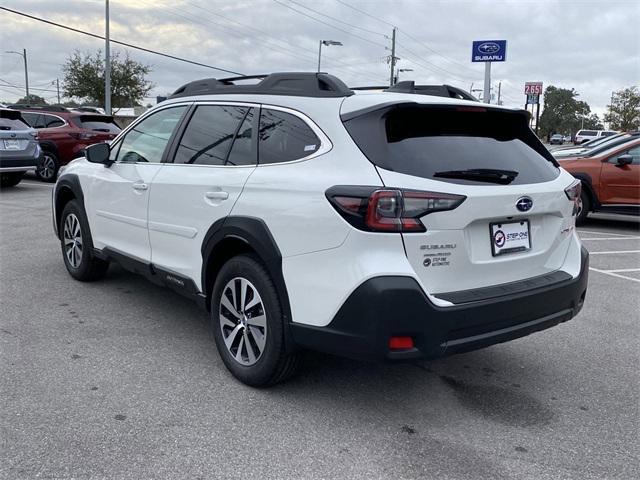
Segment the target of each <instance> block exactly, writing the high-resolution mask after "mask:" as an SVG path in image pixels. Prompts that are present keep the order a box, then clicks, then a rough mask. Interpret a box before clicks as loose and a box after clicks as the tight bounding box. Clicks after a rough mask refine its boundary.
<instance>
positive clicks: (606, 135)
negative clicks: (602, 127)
mask: <svg viewBox="0 0 640 480" xmlns="http://www.w3.org/2000/svg"><path fill="white" fill-rule="evenodd" d="M616 133H618V132H608V131H607V132H602V136H603V137H610V136H611V135H615V134H616Z"/></svg>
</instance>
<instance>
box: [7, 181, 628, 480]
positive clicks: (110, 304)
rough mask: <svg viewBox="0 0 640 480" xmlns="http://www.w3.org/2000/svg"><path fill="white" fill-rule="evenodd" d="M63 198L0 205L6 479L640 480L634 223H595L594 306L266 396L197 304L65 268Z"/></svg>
mask: <svg viewBox="0 0 640 480" xmlns="http://www.w3.org/2000/svg"><path fill="white" fill-rule="evenodd" d="M50 196H51V186H50V185H46V184H41V183H38V182H35V181H33V180H27V181H23V183H21V184H20V185H19V186H18V187H16V188H13V189H7V190H5V191H2V192H0V243H1V248H0V302H1V305H0V307H1V308H0V311H1V320H0V359H1V360H0V368H1V371H2V381H1V388H0V406H1V408H0V477H1V478H3V479H11V480H13V479H32V478H55V479H58V478H64V479H72V478H73V479H88V478H109V479H121V478H123V479H124V478H127V479H129V478H130V479H143V478H159V479H160V478H191V479H197V478H201V479H209V478H225V479H226V478H238V479H245V478H260V479H265V478H278V479H282V478H305V479H312V478H341V479H348V478H367V479H373V478H394V479H395V478H438V479H492V480H494V479H516V478H517V479H532V480H533V479H536V480H538V479H581V480H583V479H625V480H626V479H636V478H640V467H639V462H640V460H639V452H640V438H639V432H640V413H639V401H640V373H639V372H640V370H639V366H640V348H639V347H640V313H639V312H640V229H639V224H638V221H637V220H636V219H625V218H620V217H615V218H613V217H602V216H599V217H597V218H595V217H594V218H592V219H591V220H590V221H589V223H588V225H586V226H584V227H581V228H580V229H579V231H580V236H581V237H582V238H583V239H584V243H585V245H586V246H587V248H588V249H589V250H590V251H591V253H592V255H591V267H592V268H591V272H590V279H589V292H588V295H587V300H586V304H585V307H584V309H583V311H582V313H581V314H580V315H579V316H578V317H577V318H575V319H573V320H571V321H570V322H568V323H565V324H563V325H561V326H558V327H555V328H553V329H550V330H547V331H544V332H540V333H537V334H534V335H532V336H529V337H525V338H523V339H519V340H516V341H513V342H510V343H507V344H501V345H497V346H494V347H491V348H488V349H484V350H480V351H476V352H472V353H468V354H464V355H458V356H454V357H449V358H444V359H440V360H438V361H433V362H424V363H421V364H417V365H371V364H366V363H357V362H353V361H350V360H343V359H339V358H334V357H330V356H324V355H318V354H313V355H309V358H308V359H307V364H306V366H305V368H304V369H303V371H302V372H301V374H300V375H298V376H297V377H296V378H294V379H292V380H291V381H289V382H288V383H286V384H283V385H278V386H276V387H274V388H271V389H268V390H256V389H252V388H249V387H246V386H244V385H242V384H240V383H239V382H237V381H236V380H234V379H233V378H232V377H231V375H230V374H228V373H227V371H226V370H225V368H224V366H223V364H222V362H221V360H220V359H219V357H218V354H217V352H216V350H215V346H214V343H213V339H212V336H211V335H210V333H209V330H208V327H207V324H206V320H207V319H206V315H205V313H204V312H202V311H200V310H199V309H198V308H197V307H196V305H195V304H193V303H191V302H190V301H189V300H187V299H184V298H182V297H180V296H179V295H177V294H174V293H173V292H171V291H168V290H165V289H162V288H160V287H157V286H155V285H153V284H151V283H148V282H147V281H145V280H143V279H142V278H140V277H137V276H134V275H131V274H128V273H126V272H124V271H123V270H121V269H120V268H117V267H112V268H111V269H110V273H109V275H108V277H107V278H106V279H105V280H103V281H100V282H96V283H92V284H83V283H79V282H76V281H74V280H72V279H71V277H70V276H69V275H67V273H66V271H65V269H64V266H63V263H62V259H61V254H60V249H59V245H58V243H57V240H56V238H55V237H54V235H53V232H52V227H51V214H50V205H49V203H50Z"/></svg>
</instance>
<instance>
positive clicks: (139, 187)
mask: <svg viewBox="0 0 640 480" xmlns="http://www.w3.org/2000/svg"><path fill="white" fill-rule="evenodd" d="M132 187H133V189H134V190H147V189H148V188H149V185H147V184H146V183H144V182H136V183H134V184H133V185H132Z"/></svg>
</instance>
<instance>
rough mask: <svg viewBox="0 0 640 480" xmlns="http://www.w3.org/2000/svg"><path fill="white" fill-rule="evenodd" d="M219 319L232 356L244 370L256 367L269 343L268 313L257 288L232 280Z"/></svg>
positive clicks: (248, 282) (245, 282)
mask: <svg viewBox="0 0 640 480" xmlns="http://www.w3.org/2000/svg"><path fill="white" fill-rule="evenodd" d="M218 316H219V319H220V330H221V331H222V338H223V340H224V343H225V345H226V347H227V350H228V351H229V353H230V354H231V356H232V357H233V358H234V359H235V360H236V361H237V362H238V363H240V364H241V365H244V366H250V365H253V364H254V363H256V362H257V361H258V359H259V358H260V357H261V356H262V353H263V352H264V349H265V345H266V340H267V316H266V311H265V308H264V304H263V302H262V298H261V297H260V294H259V293H258V290H257V289H256V287H255V286H254V285H253V284H252V283H251V282H250V281H249V280H247V279H246V278H242V277H236V278H233V279H232V280H230V281H229V282H228V283H227V284H226V285H225V287H224V288H223V289H222V296H221V298H220V307H219V311H218Z"/></svg>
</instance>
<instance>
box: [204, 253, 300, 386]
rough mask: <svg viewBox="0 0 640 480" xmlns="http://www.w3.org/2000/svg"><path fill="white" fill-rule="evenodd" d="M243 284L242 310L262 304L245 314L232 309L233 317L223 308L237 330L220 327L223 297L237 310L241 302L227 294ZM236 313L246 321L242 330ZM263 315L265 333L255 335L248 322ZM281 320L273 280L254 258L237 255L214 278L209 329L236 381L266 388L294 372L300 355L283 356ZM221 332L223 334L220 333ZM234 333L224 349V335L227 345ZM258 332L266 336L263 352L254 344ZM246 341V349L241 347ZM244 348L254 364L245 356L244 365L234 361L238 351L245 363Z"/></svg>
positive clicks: (246, 311)
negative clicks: (211, 329)
mask: <svg viewBox="0 0 640 480" xmlns="http://www.w3.org/2000/svg"><path fill="white" fill-rule="evenodd" d="M242 280H244V281H245V282H248V285H249V287H246V292H247V293H246V298H245V302H244V303H245V306H249V305H250V304H251V303H252V301H254V300H255V301H257V300H261V304H260V303H259V304H257V305H254V306H253V307H251V308H248V309H247V310H244V306H242V307H240V308H239V309H238V308H234V310H235V313H231V312H230V310H227V309H226V307H224V308H225V310H223V311H224V312H225V315H224V316H225V317H226V318H229V319H232V320H234V321H235V327H236V328H232V327H233V326H225V327H223V326H222V323H221V320H220V319H221V316H222V315H221V313H220V304H221V302H223V298H222V296H223V295H226V296H227V297H226V298H227V300H230V301H231V302H232V303H231V304H232V305H234V307H237V306H239V303H240V302H238V303H236V302H234V301H233V300H232V299H233V298H235V297H233V296H232V295H231V296H230V294H231V293H233V292H232V291H231V290H232V289H233V288H234V285H240V284H241V283H240V282H241V281H242ZM246 284H247V283H245V285H246ZM230 285H231V286H230ZM251 289H255V291H256V292H257V295H256V294H255V293H250V290H251ZM227 305H229V303H227ZM256 309H257V310H256ZM239 312H241V313H240V315H242V317H244V319H245V320H246V324H245V325H244V326H243V325H242V324H241V322H243V321H242V320H240V319H239ZM263 315H264V317H266V320H265V321H264V323H265V328H266V330H264V331H262V330H260V329H261V327H257V328H258V332H257V333H256V332H254V330H255V329H256V326H255V325H251V324H250V322H251V321H252V320H253V319H254V318H252V317H255V318H257V317H262V316H263ZM283 317H284V316H283V313H282V305H281V302H280V299H279V298H278V293H277V290H276V287H275V285H274V283H273V280H272V279H271V276H270V275H269V273H268V272H267V270H266V269H265V267H264V265H263V264H262V263H261V262H260V260H259V259H258V258H257V257H255V256H253V255H238V256H236V257H233V258H232V259H230V260H228V261H227V263H225V264H224V265H223V267H222V269H221V270H220V272H219V274H218V276H217V278H216V282H215V285H214V286H213V292H212V295H211V327H212V328H213V336H214V338H215V341H216V346H217V347H218V352H219V353H220V357H221V358H222V361H223V362H224V364H225V366H226V367H227V369H228V370H229V371H230V372H231V373H232V374H233V376H235V377H236V378H237V379H238V380H240V381H241V382H243V383H245V384H247V385H250V386H253V387H266V386H270V385H274V384H276V383H278V382H281V381H284V380H286V379H287V378H289V377H291V376H292V375H293V374H294V373H295V372H296V370H297V369H298V366H299V363H300V355H301V354H300V352H293V353H288V354H287V353H286V352H285V341H284V322H285V319H284V318H283ZM223 328H224V332H225V333H223ZM234 330H237V333H236V334H235V337H234V338H232V339H231V345H230V346H229V347H227V344H226V343H225V337H224V336H223V335H228V336H227V341H229V338H230V337H231V336H232V333H231V331H234ZM252 332H253V333H252ZM261 332H262V333H264V335H265V336H264V337H263V338H265V341H264V347H263V350H262V351H260V347H259V343H258V342H257V339H258V338H257V337H256V335H259V334H260V333H261ZM234 339H235V340H236V341H234ZM238 339H239V340H238ZM245 341H246V342H247V345H248V346H244V347H243V345H244V342H245ZM234 345H236V352H235V355H234V353H233V347H234ZM247 348H251V349H252V352H253V355H254V357H257V359H255V358H254V359H253V360H254V362H255V363H253V364H247V363H248V362H250V361H251V360H250V358H249V357H248V355H247V358H246V363H245V362H243V361H241V360H240V361H239V360H237V359H236V358H237V357H238V351H240V357H241V359H244V356H243V355H242V352H246V353H247V354H248V353H249V352H248V350H247ZM243 349H244V350H243ZM256 353H259V355H256Z"/></svg>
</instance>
